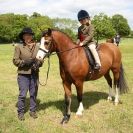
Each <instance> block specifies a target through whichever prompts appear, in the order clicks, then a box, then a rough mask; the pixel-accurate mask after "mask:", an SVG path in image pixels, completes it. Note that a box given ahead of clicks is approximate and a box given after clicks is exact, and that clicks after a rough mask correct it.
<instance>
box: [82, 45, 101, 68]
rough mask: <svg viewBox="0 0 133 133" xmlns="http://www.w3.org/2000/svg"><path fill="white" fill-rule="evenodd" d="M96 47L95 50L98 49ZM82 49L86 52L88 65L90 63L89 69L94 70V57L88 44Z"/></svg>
mask: <svg viewBox="0 0 133 133" xmlns="http://www.w3.org/2000/svg"><path fill="white" fill-rule="evenodd" d="M98 47H99V46H97V47H96V50H97V51H98ZM84 50H85V53H86V57H87V59H88V62H89V65H90V68H91V70H94V67H95V59H94V56H93V54H92V53H91V50H90V49H89V47H88V46H85V47H84Z"/></svg>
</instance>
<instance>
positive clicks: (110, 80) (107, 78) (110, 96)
mask: <svg viewBox="0 0 133 133" xmlns="http://www.w3.org/2000/svg"><path fill="white" fill-rule="evenodd" d="M104 77H105V79H106V81H107V83H108V85H109V95H108V98H107V100H108V101H112V96H113V94H112V79H111V76H110V74H109V71H108V72H107V73H106V74H105V75H104Z"/></svg>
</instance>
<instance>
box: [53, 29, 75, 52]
mask: <svg viewBox="0 0 133 133" xmlns="http://www.w3.org/2000/svg"><path fill="white" fill-rule="evenodd" d="M52 34H53V39H54V41H55V43H56V49H57V51H58V52H61V51H65V50H69V49H71V48H74V47H75V46H76V45H74V43H73V41H72V40H71V39H70V38H69V37H68V36H67V35H66V34H65V33H62V32H60V31H53V32H52Z"/></svg>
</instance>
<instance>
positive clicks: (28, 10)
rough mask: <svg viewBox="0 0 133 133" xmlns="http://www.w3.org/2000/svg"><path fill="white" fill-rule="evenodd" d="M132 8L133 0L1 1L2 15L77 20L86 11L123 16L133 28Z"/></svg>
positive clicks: (93, 13) (0, 10) (91, 13)
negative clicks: (79, 13)
mask: <svg viewBox="0 0 133 133" xmlns="http://www.w3.org/2000/svg"><path fill="white" fill-rule="evenodd" d="M132 7H133V1H132V0H121V1H116V0H93V1H90V0H58V1H55V0H23V1H20V0H10V1H9V0H8V1H7V0H0V13H7V12H14V13H21V14H32V13H33V12H39V13H41V14H43V15H48V16H50V17H67V18H72V19H77V18H76V17H77V12H78V11H79V10H80V9H85V10H87V11H88V12H89V13H90V15H91V16H94V15H95V14H98V13H100V12H104V13H105V14H107V15H109V16H112V15H114V14H118V13H119V14H122V15H124V17H126V18H127V19H128V22H129V24H130V26H131V27H132V28H133V18H132V15H131V14H132V12H133V8H132Z"/></svg>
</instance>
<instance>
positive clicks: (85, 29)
mask: <svg viewBox="0 0 133 133" xmlns="http://www.w3.org/2000/svg"><path fill="white" fill-rule="evenodd" d="M78 40H80V42H82V43H83V45H89V44H91V43H95V40H94V27H93V25H92V24H88V25H81V26H80V27H79V28H78Z"/></svg>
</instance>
